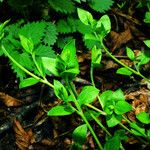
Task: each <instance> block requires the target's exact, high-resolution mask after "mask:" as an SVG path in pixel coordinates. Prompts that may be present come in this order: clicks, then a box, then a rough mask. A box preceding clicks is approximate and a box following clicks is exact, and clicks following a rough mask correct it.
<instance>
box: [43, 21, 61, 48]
mask: <svg viewBox="0 0 150 150" xmlns="http://www.w3.org/2000/svg"><path fill="white" fill-rule="evenodd" d="M57 35H58V33H57V31H56V26H55V25H54V24H53V23H51V22H49V23H47V27H46V29H45V35H44V38H43V42H44V43H45V45H48V46H50V45H54V43H55V42H56V39H57Z"/></svg>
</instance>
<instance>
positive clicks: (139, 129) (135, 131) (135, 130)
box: [130, 122, 147, 138]
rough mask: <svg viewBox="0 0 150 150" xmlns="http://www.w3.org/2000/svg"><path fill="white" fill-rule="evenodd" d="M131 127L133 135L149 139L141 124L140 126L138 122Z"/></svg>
mask: <svg viewBox="0 0 150 150" xmlns="http://www.w3.org/2000/svg"><path fill="white" fill-rule="evenodd" d="M130 127H131V131H132V132H133V134H135V135H137V136H142V137H145V138H147V135H146V131H145V128H144V127H143V126H142V125H141V124H138V123H137V122H132V123H130Z"/></svg>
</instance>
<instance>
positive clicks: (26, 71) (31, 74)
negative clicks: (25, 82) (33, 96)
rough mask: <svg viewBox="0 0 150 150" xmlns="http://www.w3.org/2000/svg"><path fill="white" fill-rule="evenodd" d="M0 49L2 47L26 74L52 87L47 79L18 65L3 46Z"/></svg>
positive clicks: (15, 62) (14, 61)
mask: <svg viewBox="0 0 150 150" xmlns="http://www.w3.org/2000/svg"><path fill="white" fill-rule="evenodd" d="M2 49H3V51H4V53H5V54H6V55H7V56H8V57H9V59H10V60H11V61H12V62H13V63H14V64H16V65H17V66H18V67H19V68H20V69H21V70H23V71H24V72H25V73H27V74H28V75H30V76H32V77H33V78H35V79H37V80H39V82H42V83H44V84H47V85H49V86H50V87H51V88H54V86H53V85H52V84H51V83H49V82H48V81H47V79H44V80H43V79H41V78H40V77H38V76H36V75H35V74H33V73H32V72H30V71H29V70H27V69H26V68H24V67H23V66H22V65H20V64H19V63H18V62H17V61H16V60H15V59H14V58H13V57H12V56H11V55H10V54H9V53H8V52H7V50H6V49H5V47H4V46H2Z"/></svg>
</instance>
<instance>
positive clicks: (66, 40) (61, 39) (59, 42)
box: [57, 36, 73, 49]
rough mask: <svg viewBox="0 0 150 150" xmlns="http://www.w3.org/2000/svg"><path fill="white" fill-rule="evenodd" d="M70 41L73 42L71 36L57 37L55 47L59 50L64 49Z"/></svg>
mask: <svg viewBox="0 0 150 150" xmlns="http://www.w3.org/2000/svg"><path fill="white" fill-rule="evenodd" d="M71 40H73V36H65V37H59V38H58V40H57V46H58V47H59V48H61V49H63V48H64V46H65V45H66V44H67V43H69V42H70V41H71Z"/></svg>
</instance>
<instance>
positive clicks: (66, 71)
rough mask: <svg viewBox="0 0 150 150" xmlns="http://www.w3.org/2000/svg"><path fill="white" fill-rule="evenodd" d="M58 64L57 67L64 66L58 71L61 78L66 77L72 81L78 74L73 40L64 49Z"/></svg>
mask: <svg viewBox="0 0 150 150" xmlns="http://www.w3.org/2000/svg"><path fill="white" fill-rule="evenodd" d="M58 58H59V57H58ZM61 59H62V60H61ZM58 62H59V65H58V67H60V65H63V66H64V67H63V68H62V69H60V71H61V73H60V74H61V76H62V77H65V75H66V76H67V78H69V79H70V80H72V79H73V78H74V77H75V76H76V75H77V74H78V73H79V64H78V60H77V56H76V48H75V40H72V41H71V42H69V43H68V44H67V45H66V46H65V47H64V49H63V51H62V53H61V55H60V59H59V60H58Z"/></svg>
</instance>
